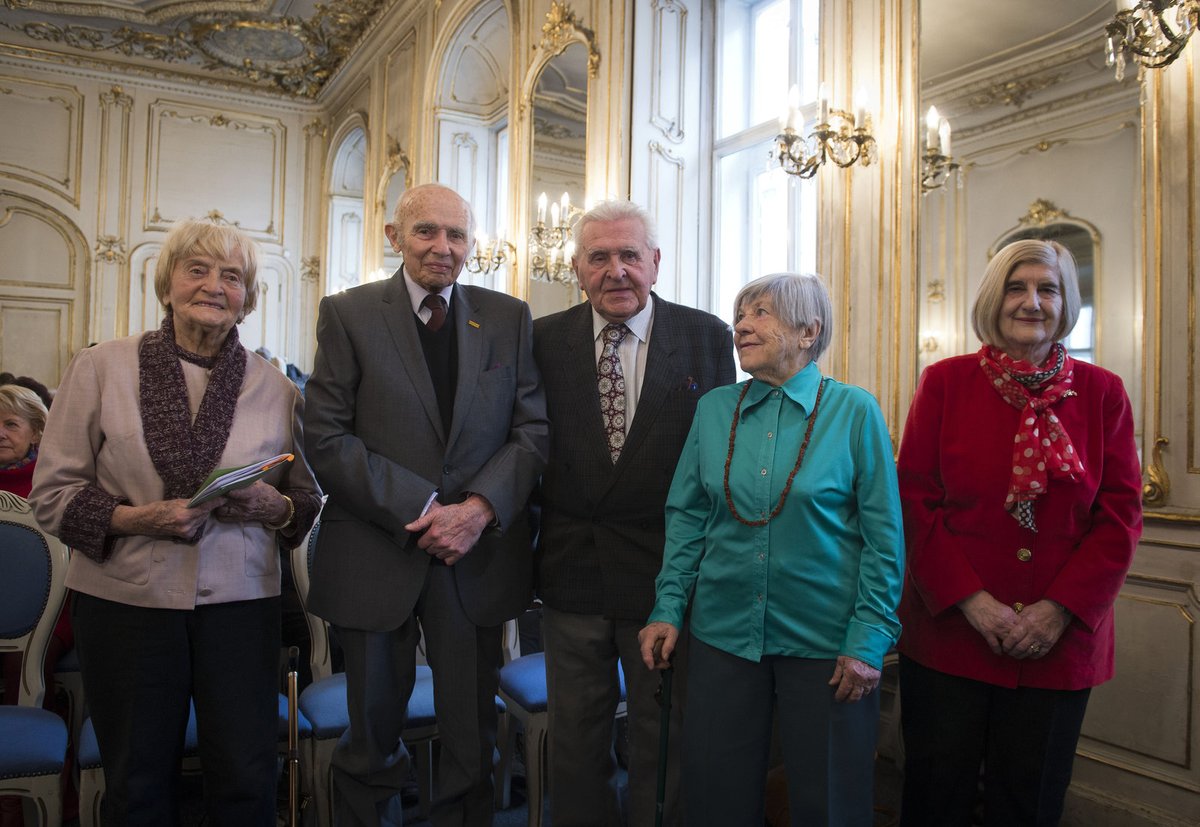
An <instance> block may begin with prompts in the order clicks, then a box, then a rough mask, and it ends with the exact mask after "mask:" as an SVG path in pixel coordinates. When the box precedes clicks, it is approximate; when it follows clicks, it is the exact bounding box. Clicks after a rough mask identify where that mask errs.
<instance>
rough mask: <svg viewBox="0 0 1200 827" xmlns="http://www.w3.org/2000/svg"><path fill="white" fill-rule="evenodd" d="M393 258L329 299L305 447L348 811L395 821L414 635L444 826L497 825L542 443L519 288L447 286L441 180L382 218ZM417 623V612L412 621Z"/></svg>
mask: <svg viewBox="0 0 1200 827" xmlns="http://www.w3.org/2000/svg"><path fill="white" fill-rule="evenodd" d="M386 232H387V237H388V240H389V241H390V242H391V244H392V247H393V249H395V250H396V251H397V252H399V253H402V254H403V256H404V266H403V267H402V268H401V269H400V270H399V271H397V272H396V273H395V274H394V275H393V276H392V277H391V278H390V279H388V280H387V281H382V282H376V283H373V284H367V285H363V286H361V287H356V288H354V289H351V290H347V291H345V292H344V293H340V294H338V295H335V296H327V297H326V298H324V299H322V301H321V308H320V314H319V317H318V319H317V357H316V364H315V367H314V368H313V373H312V376H311V378H310V379H309V381H308V388H307V394H306V395H307V399H306V406H305V423H304V426H305V427H304V433H305V444H306V449H307V450H306V453H307V456H308V460H309V462H310V463H311V464H312V467H313V470H314V471H315V472H316V474H317V477H318V479H319V480H320V481H321V485H322V487H323V488H324V490H325V492H326V493H327V494H328V495H329V499H328V502H327V503H326V505H325V510H324V512H323V514H322V516H321V528H320V534H319V535H318V541H317V551H316V559H315V561H314V564H313V578H312V591H311V595H310V603H311V608H312V610H313V611H314V612H315V613H316V614H318V615H320V616H321V617H324V618H326V619H327V620H329V621H330V622H331V623H332V624H333V625H334V627H335V628H336V630H337V634H338V638H339V640H340V642H341V644H342V647H343V649H344V652H345V657H346V695H347V704H348V707H349V712H350V728H349V729H348V730H347V731H346V733H345V734H344V735H343V736H342V739H341V742H340V743H339V744H338V747H337V751H336V752H335V753H334V758H333V779H334V790H335V821H336V823H337V824H339V825H351V824H354V825H357V824H365V825H377V824H398V823H400V818H401V813H400V809H401V808H400V801H399V795H398V792H399V789H400V786H401V784H402V783H403V781H404V780H405V777H406V774H407V771H408V768H409V757H408V752H407V751H406V749H405V747H404V744H403V743H402V742H401V740H400V733H401V731H402V729H403V727H404V721H405V711H406V706H407V701H408V698H409V696H410V694H411V693H412V689H413V684H414V681H415V652H416V648H417V642H418V639H419V638H420V637H421V636H422V635H423V636H424V641H425V650H426V654H427V656H428V660H429V665H430V666H431V667H432V669H433V675H434V703H435V706H436V708H437V715H438V732H439V736H440V740H441V757H440V761H439V765H438V784H437V795H436V799H435V801H434V803H433V813H432V819H433V823H434V824H435V825H439V827H440V825H451V824H453V825H477V826H478V827H483V825H490V824H491V821H492V783H491V773H492V752H493V749H494V746H495V741H496V708H495V694H496V686H497V679H498V675H499V668H500V663H501V628H502V624H503V623H504V621H505V620H507V619H509V618H512V617H515V616H516V615H517V614H519V613H520V612H521V611H523V610H524V609H525V608H527V607H528V605H529V600H530V598H531V594H532V591H531V587H532V583H531V580H532V561H531V549H530V533H529V522H528V516H527V512H526V500H527V498H528V495H529V492H530V491H531V490H532V488H533V486H534V483H535V482H536V481H537V478H538V474H539V473H540V472H541V470H542V466H543V464H544V463H545V459H546V452H547V448H548V444H549V441H548V435H547V422H546V412H545V400H544V397H543V394H542V388H541V382H540V380H539V378H538V372H537V368H536V366H535V364H534V362H533V356H532V350H531V341H530V332H531V326H532V321H531V319H530V315H529V308H528V307H527V306H526V305H525V303H524V302H521V301H518V300H517V299H514V298H512V297H509V296H506V295H503V294H501V293H496V292H493V291H491V290H484V289H482V288H478V287H469V286H466V285H458V284H455V281H456V279H457V278H458V275H459V273H460V272H461V271H462V268H463V264H464V263H465V260H466V256H467V253H468V252H469V251H470V248H471V245H472V244H473V243H474V238H473V218H472V214H471V208H470V206H469V205H468V204H467V202H466V201H464V200H463V199H462V198H460V197H459V196H458V195H457V194H456V193H455V192H454V191H453V190H450V189H448V188H446V187H442V186H439V185H436V184H426V185H423V186H419V187H414V188H413V189H410V190H408V191H407V192H405V193H404V195H403V196H401V198H400V201H399V203H398V204H397V205H396V213H395V220H394V221H393V223H390V224H388V225H387V227H386ZM418 624H419V625H418Z"/></svg>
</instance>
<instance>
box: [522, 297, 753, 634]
mask: <svg viewBox="0 0 1200 827" xmlns="http://www.w3.org/2000/svg"><path fill="white" fill-rule="evenodd" d="M651 299H652V301H653V302H654V326H653V328H652V329H651V331H650V344H649V350H648V352H647V356H646V374H645V377H644V379H643V381H642V390H641V395H640V397H639V399H638V406H637V410H636V411H635V412H634V417H633V423H632V424H631V425H630V428H629V434H628V436H627V437H626V440H625V447H624V448H623V449H622V451H621V458H620V459H619V460H618V461H617V463H616V465H614V464H613V462H612V460H611V458H610V457H609V453H608V449H607V447H606V445H605V439H604V426H603V423H602V420H601V417H600V399H599V395H598V394H597V392H596V380H595V377H596V351H595V338H594V336H593V335H592V312H591V306H590V305H587V304H582V305H579V306H577V307H572V308H571V309H569V310H564V311H563V312H561V313H556V314H554V315H552V316H547V317H545V318H542V319H538V320H537V321H536V322H535V323H534V357H535V359H536V360H537V363H538V367H539V368H540V370H541V372H542V379H543V381H544V382H545V385H546V404H547V410H548V412H549V414H550V422H551V437H552V441H551V447H550V461H549V464H548V465H547V466H546V470H545V472H544V474H543V476H542V484H541V488H540V497H539V499H540V501H541V505H542V515H541V533H540V535H539V537H538V551H537V577H538V594H539V595H540V596H541V598H542V600H543V601H544V602H545V603H546V604H547V605H549V606H551V607H553V608H556V609H559V610H561V611H568V612H579V613H586V614H602V615H604V616H606V617H611V618H617V619H623V620H637V621H644V620H645V619H646V617H647V616H648V615H649V614H650V609H651V608H652V607H653V605H654V578H655V577H656V576H657V575H658V570H659V568H660V567H661V565H662V554H663V542H664V534H665V524H664V517H663V505H664V503H665V502H666V499H667V491H668V489H669V488H670V486H671V479H672V477H673V476H674V474H675V464H676V463H677V462H678V461H679V454H680V452H681V451H682V450H683V444H684V441H685V440H686V438H687V434H688V430H689V429H690V428H691V425H692V416H693V414H694V413H695V412H696V402H697V401H698V400H699V399H700V397H701V396H703V395H704V394H705V393H706V392H707V391H709V390H711V389H712V388H714V387H717V386H720V385H728V384H730V383H731V382H733V381H734V377H735V372H734V367H733V341H732V338H731V336H730V330H729V325H727V324H726V323H725V322H723V321H721V320H720V319H718V318H717V317H716V316H713V315H711V314H709V313H704V312H702V311H700V310H694V309H692V308H690V307H684V306H683V305H679V304H672V303H671V302H668V301H664V300H663V299H660V298H659V297H658V296H655V295H653V294H651Z"/></svg>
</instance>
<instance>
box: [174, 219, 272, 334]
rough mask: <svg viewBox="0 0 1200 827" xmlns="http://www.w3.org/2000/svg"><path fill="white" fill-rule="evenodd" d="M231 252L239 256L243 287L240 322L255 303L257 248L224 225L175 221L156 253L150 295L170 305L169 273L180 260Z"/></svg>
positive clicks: (224, 255)
mask: <svg viewBox="0 0 1200 827" xmlns="http://www.w3.org/2000/svg"><path fill="white" fill-rule="evenodd" d="M235 252H238V253H241V254H242V265H243V266H242V284H243V286H244V287H245V288H246V300H245V302H244V303H243V304H242V312H241V315H239V316H238V321H239V322H240V321H241V320H242V319H244V318H246V317H247V316H249V315H250V313H251V311H253V310H254V306H255V305H256V304H257V303H258V291H257V290H255V289H254V286H255V277H256V274H257V272H258V245H257V244H255V243H254V239H252V238H250V236H248V235H246V233H245V232H243V231H242V230H240V229H238V228H237V227H233V226H231V225H228V224H212V223H210V222H208V221H198V220H196V219H194V218H181V219H180V220H178V221H176V222H175V224H174V225H173V226H172V227H171V231H170V232H168V233H167V238H166V240H165V241H163V246H162V250H160V251H159V253H158V263H157V264H156V265H155V267H154V295H156V296H157V297H158V300H159V302H161V303H162V306H163V307H170V306H171V302H170V296H171V274H172V273H173V272H174V270H175V265H176V264H178V263H179V260H180V259H184V258H187V257H188V256H192V255H196V254H197V253H201V254H203V255H206V256H209V257H210V258H232V257H233V254H234V253H235Z"/></svg>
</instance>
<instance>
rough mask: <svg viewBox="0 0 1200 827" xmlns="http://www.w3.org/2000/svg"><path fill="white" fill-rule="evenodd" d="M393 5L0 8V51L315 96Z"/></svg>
mask: <svg viewBox="0 0 1200 827" xmlns="http://www.w3.org/2000/svg"><path fill="white" fill-rule="evenodd" d="M392 2H394V0H330V2H326V3H320V2H316V0H215V1H214V2H202V1H201V0H142V1H141V2H132V0H125V2H120V0H107V2H99V1H97V2H86V1H85V0H77V1H76V2H51V0H0V44H9V45H12V46H16V47H24V48H37V49H40V50H44V51H49V52H50V53H52V54H56V55H60V56H61V57H63V58H64V59H72V58H77V57H78V56H80V55H87V56H90V57H92V58H95V59H98V60H101V61H103V62H108V63H113V64H118V65H126V66H128V65H134V66H143V67H146V66H149V67H153V68H154V69H155V70H157V71H162V70H164V69H165V70H167V71H169V72H174V73H178V74H181V75H187V76H190V77H196V76H197V75H199V76H202V77H206V78H208V79H211V80H215V81H223V82H231V81H232V82H235V83H242V84H247V85H251V86H255V87H258V88H264V89H273V90H275V91H279V92H283V93H285V94H288V95H292V96H296V97H309V98H311V97H315V96H316V95H317V93H318V92H320V91H321V88H322V87H323V86H324V85H325V82H326V81H328V80H329V78H330V77H331V76H332V75H333V73H334V72H335V71H337V68H338V67H339V66H340V65H341V64H342V62H343V61H345V59H346V58H347V57H348V56H349V55H350V53H351V52H352V51H353V49H354V47H355V46H356V45H357V43H358V41H359V39H360V38H361V37H362V35H363V32H364V31H366V29H367V27H368V26H369V25H370V23H371V22H372V21H373V20H375V19H376V18H377V17H378V15H379V13H380V12H381V11H383V9H384V8H385V7H387V6H389V5H391V3H392Z"/></svg>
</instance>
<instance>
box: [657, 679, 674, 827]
mask: <svg viewBox="0 0 1200 827" xmlns="http://www.w3.org/2000/svg"><path fill="white" fill-rule="evenodd" d="M674 673H675V669H674V667H672V666H668V667H667V668H666V669H664V670H663V673H662V680H661V681H660V682H659V684H658V692H656V693H655V695H656V696H657V698H658V705H659V707H660V709H661V710H662V712H661V714H660V717H659V724H658V791H657V793H656V795H655V799H654V827H662V823H663V802H664V801H665V800H666V797H667V740H668V738H670V735H671V680H672V678H673V677H674Z"/></svg>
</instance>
